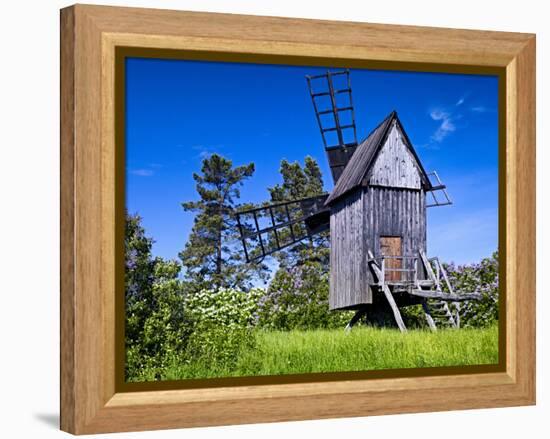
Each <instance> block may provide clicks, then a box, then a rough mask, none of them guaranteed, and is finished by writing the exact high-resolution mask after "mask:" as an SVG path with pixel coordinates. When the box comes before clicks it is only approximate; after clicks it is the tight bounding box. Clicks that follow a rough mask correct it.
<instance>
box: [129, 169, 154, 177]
mask: <svg viewBox="0 0 550 439" xmlns="http://www.w3.org/2000/svg"><path fill="white" fill-rule="evenodd" d="M130 174H132V175H137V176H138V177H151V176H153V175H154V174H155V172H154V171H153V170H152V169H131V170H130Z"/></svg>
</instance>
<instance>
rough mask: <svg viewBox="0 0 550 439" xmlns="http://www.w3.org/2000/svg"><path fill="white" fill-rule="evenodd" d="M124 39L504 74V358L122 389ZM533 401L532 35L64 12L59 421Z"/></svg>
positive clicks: (218, 417) (156, 424)
mask: <svg viewBox="0 0 550 439" xmlns="http://www.w3.org/2000/svg"><path fill="white" fill-rule="evenodd" d="M120 48H125V50H126V49H130V50H135V51H139V50H151V49H154V50H157V51H161V52H162V53H164V54H165V56H167V57H170V56H172V55H173V54H174V53H177V52H178V51H180V52H182V51H184V52H186V53H196V54H202V55H201V56H202V57H206V59H215V60H236V59H246V60H249V61H252V62H266V60H269V61H270V62H278V63H298V62H301V63H304V64H308V63H311V64H313V65H315V64H316V65H327V64H329V65H336V66H338V65H352V66H363V67H372V68H386V67H388V66H392V67H393V68H399V69H400V70H434V71H441V72H446V71H448V72H453V71H461V72H492V73H495V74H498V75H499V77H500V79H501V81H500V90H501V92H500V94H499V96H500V97H501V98H502V99H503V102H501V104H503V106H501V107H500V108H501V109H502V108H505V111H503V112H502V114H501V115H500V116H499V117H500V118H501V119H500V120H501V122H502V124H501V129H500V137H501V140H500V142H501V145H503V148H501V152H504V154H501V157H500V165H499V166H500V176H501V180H500V185H501V187H502V188H503V189H502V190H501V191H500V194H501V195H500V199H499V201H500V209H501V215H500V222H499V224H500V231H499V233H500V244H501V246H502V248H501V254H502V250H504V254H503V256H504V258H503V261H504V263H503V264H502V267H501V270H502V271H501V273H502V274H504V277H501V279H504V282H502V284H501V289H503V290H504V291H505V294H504V295H503V297H504V298H505V301H504V299H503V303H502V308H501V310H503V311H504V313H503V314H504V316H505V318H504V319H502V318H501V320H502V326H501V330H502V331H501V342H502V343H501V346H502V347H503V348H504V349H503V350H502V352H503V355H502V358H501V360H502V362H501V364H500V367H498V368H494V369H487V370H479V371H477V372H471V371H470V372H468V373H460V372H459V371H457V373H451V371H450V370H449V369H445V370H442V371H440V372H439V373H438V374H431V375H426V374H424V375H422V374H408V375H406V374H395V373H394V374H391V373H388V374H385V375H384V374H378V375H376V374H374V375H372V376H369V377H368V378H364V379H358V378H357V377H355V378H354V379H342V378H339V379H336V378H334V379H332V378H330V377H329V379H325V380H317V381H311V380H310V381H309V382H298V381H295V382H293V381H292V380H286V381H285V380H281V381H280V382H258V383H257V384H248V385H243V383H240V385H232V384H231V383H230V382H226V384H223V382H222V383H221V384H219V385H217V386H215V387H212V386H210V387H206V386H195V388H180V389H174V388H172V389H169V388H164V389H162V388H157V390H141V389H139V388H138V389H135V388H134V389H124V388H123V387H121V385H120V374H121V372H120V370H119V369H120V368H117V364H118V363H117V361H116V360H117V339H116V325H117V319H120V316H117V313H116V312H115V310H116V309H119V308H120V302H117V301H118V300H119V299H117V296H116V295H115V290H116V288H117V287H116V282H117V276H116V269H117V268H116V267H117V263H116V261H117V260H119V259H120V258H119V259H117V251H118V252H119V251H120V246H118V247H117V245H116V237H117V233H120V227H121V226H120V223H121V221H116V210H117V209H116V206H117V203H116V201H117V199H120V196H121V193H120V184H117V173H116V172H115V168H116V164H117V160H119V159H120V157H119V158H118V159H117V154H120V152H119V151H117V148H116V147H115V145H116V144H117V137H116V136H117V135H118V132H120V130H118V132H117V124H116V118H115V113H116V108H115V102H116V100H115V94H116V92H117V91H116V87H115V85H116V83H117V78H116V69H115V61H116V56H117V51H118V50H119V49H120ZM117 197H118V198H117ZM117 230H118V232H117ZM117 249H118V250H117ZM118 256H120V254H119V255H118ZM501 291H502V290H501ZM119 314H120V313H119ZM118 324H120V320H119V323H118ZM534 403H535V36H534V35H530V34H519V33H504V32H485V31H471V30H456V29H439V28H422V27H410V26H391V25H379V24H366V23H348V22H332V21H317V20H301V19H290V18H273V17H254V16H241V15H228V14H211V13H197V12H178V11H166V10H153V9H134V8H118V7H105V6H88V5H76V6H72V7H69V8H66V9H63V10H62V11H61V429H62V430H65V431H68V432H70V433H74V434H85V433H100V432H116V431H133V430H148V429H161V428H178V427H193V426H207V425H223V424H238V423H254V422H272V421H289V420H301V419H314V418H334V417H349V416H367V415H378V414H390V413H410V412H426V411H438V410H453V409H466V408H482V407H504V406H515V405H529V404H534Z"/></svg>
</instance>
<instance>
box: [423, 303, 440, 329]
mask: <svg viewBox="0 0 550 439" xmlns="http://www.w3.org/2000/svg"><path fill="white" fill-rule="evenodd" d="M422 309H423V310H424V316H425V317H426V321H427V322H428V327H429V328H430V329H431V330H432V331H437V327H436V326H435V322H434V319H433V317H432V314H431V312H430V308H429V307H428V303H427V302H426V301H425V300H423V301H422Z"/></svg>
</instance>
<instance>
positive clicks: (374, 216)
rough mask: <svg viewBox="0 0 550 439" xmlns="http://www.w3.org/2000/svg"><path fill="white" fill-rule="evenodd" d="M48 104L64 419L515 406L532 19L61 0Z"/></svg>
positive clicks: (525, 363)
mask: <svg viewBox="0 0 550 439" xmlns="http://www.w3.org/2000/svg"><path fill="white" fill-rule="evenodd" d="M61 116H62V118H61V237H62V242H61V258H62V260H61V266H62V273H61V356H62V358H61V359H62V361H61V378H62V379H61V424H62V425H61V427H62V429H63V430H66V431H69V432H71V433H75V434H81V433H98V432H111V431H131V430H145V429H158V428H175V427H186V426H203V425H220V424H229V423H252V422H269V421H279V420H298V419H312V418H328V417H341V416H366V415H372V414H384V413H406V412H420V411H434V410H452V409H462V408H478V407H501V406H510V405H526V404H533V403H534V401H535V352H534V349H535V250H534V245H535V244H534V243H535V215H534V212H535V37H534V36H533V35H529V34H516V33H503V32H483V31H466V30H451V29H447V30H446V29H437V28H420V27H404V26H390V25H372V24H365V23H346V22H329V21H315V20H298V19H285V18H272V17H253V16H237V15H224V14H208V13H196V12H194V13H190V12H178V11H162V10H147V9H132V8H114V7H104V6H85V5H77V6H72V7H69V8H66V9H63V10H62V11H61ZM480 389H483V391H480Z"/></svg>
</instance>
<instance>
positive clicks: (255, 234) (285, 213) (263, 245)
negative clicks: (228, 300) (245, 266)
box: [236, 194, 330, 262]
mask: <svg viewBox="0 0 550 439" xmlns="http://www.w3.org/2000/svg"><path fill="white" fill-rule="evenodd" d="M327 197H328V194H323V195H318V196H314V197H309V198H303V199H300V200H293V201H285V202H282V203H274V204H268V205H265V206H261V207H257V208H254V209H248V210H243V211H240V212H237V213H236V218H237V226H238V228H239V234H240V238H241V243H242V246H243V250H244V255H245V258H246V261H247V262H253V261H258V260H261V259H263V258H265V257H266V256H268V255H270V254H272V253H275V252H276V251H279V250H282V249H284V248H286V247H289V246H291V245H293V244H296V243H297V242H299V241H302V240H303V239H306V238H309V237H311V236H313V235H316V234H318V233H320V232H322V231H324V230H327V229H328V227H329V218H330V212H329V209H327V208H325V207H324V203H325V201H326V199H327Z"/></svg>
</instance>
